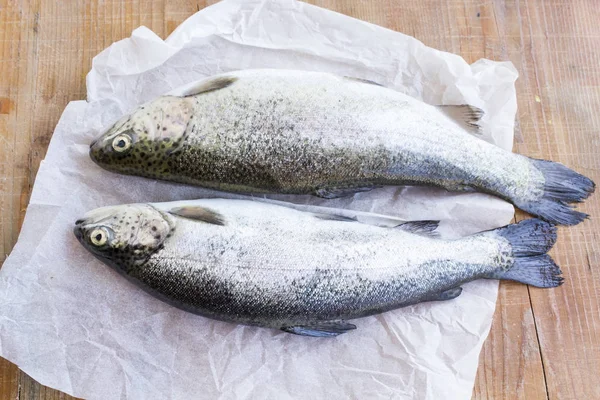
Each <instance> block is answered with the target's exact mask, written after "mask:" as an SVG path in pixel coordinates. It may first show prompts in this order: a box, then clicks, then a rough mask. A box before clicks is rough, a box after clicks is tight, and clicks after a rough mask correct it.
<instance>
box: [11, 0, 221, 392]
mask: <svg viewBox="0 0 600 400" xmlns="http://www.w3.org/2000/svg"><path fill="white" fill-rule="evenodd" d="M215 2H216V1H207V2H205V1H202V2H200V3H199V2H196V1H185V0H175V1H173V0H170V1H149V0H136V1H125V0H117V1H102V2H99V1H96V0H92V1H90V0H86V1H78V0H69V1H61V2H56V1H41V0H29V1H22V2H15V1H12V0H0V46H1V47H0V55H1V57H0V210H2V213H1V215H0V218H1V219H0V263H2V262H3V261H4V260H5V258H6V256H7V254H8V253H9V251H10V249H11V248H12V247H13V245H14V243H15V242H16V239H17V235H18V232H19V229H20V226H21V223H22V220H23V217H24V213H25V209H26V206H27V204H28V201H29V195H30V193H31V188H32V186H33V182H34V179H35V175H36V173H37V170H38V168H39V164H40V161H41V160H42V159H43V158H44V156H45V153H46V149H47V147H48V144H49V142H50V138H51V136H52V132H53V130H54V127H55V126H56V123H57V122H58V119H59V117H60V115H61V113H62V111H63V110H64V107H65V106H66V105H67V103H68V102H69V101H71V100H79V99H85V96H86V92H85V75H86V74H87V72H88V71H89V69H90V67H91V61H92V58H93V57H94V56H95V55H96V54H98V53H99V52H100V51H101V50H103V49H104V48H106V47H107V46H109V45H110V44H111V43H113V42H114V41H117V40H120V39H122V38H125V37H128V36H129V35H130V34H131V31H132V30H133V29H135V28H137V27H138V26H140V25H145V26H147V27H149V28H150V29H152V30H153V31H154V32H156V33H157V34H158V35H160V36H161V37H166V36H167V35H168V34H169V33H170V32H171V31H172V30H173V29H174V28H175V27H177V26H178V25H179V24H180V23H181V22H183V21H184V20H185V19H186V18H187V17H189V16H190V15H192V14H193V13H194V12H196V11H197V10H198V9H199V8H201V7H204V6H205V5H207V4H213V3H215ZM0 378H1V380H0V399H8V398H12V399H14V398H17V396H18V398H19V399H70V398H71V397H70V396H67V395H65V394H61V393H60V392H58V391H56V390H53V389H50V388H46V387H44V386H42V385H39V384H38V383H37V382H35V381H34V380H33V379H31V378H30V377H29V376H27V375H26V374H24V373H22V372H20V373H19V370H18V368H17V367H16V366H15V365H14V364H12V363H10V362H8V361H6V360H3V359H0Z"/></svg>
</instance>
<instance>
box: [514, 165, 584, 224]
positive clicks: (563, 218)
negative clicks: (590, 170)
mask: <svg viewBox="0 0 600 400" xmlns="http://www.w3.org/2000/svg"><path fill="white" fill-rule="evenodd" d="M532 162H533V165H534V166H535V167H536V168H537V169H538V170H539V171H540V172H541V173H542V174H543V175H544V179H545V182H544V194H543V197H542V198H541V199H540V200H538V201H535V202H530V203H527V204H525V205H518V206H519V208H521V209H523V210H524V211H527V212H528V213H530V214H533V215H536V216H538V217H540V218H542V219H545V220H546V221H550V222H552V223H555V224H561V225H576V224H578V223H580V222H582V221H583V220H585V219H586V218H587V217H588V215H587V214H585V213H582V212H579V211H575V210H573V206H571V205H570V204H569V203H580V202H582V201H583V200H585V199H586V198H587V197H588V196H589V195H590V194H592V193H593V192H594V190H595V188H596V184H595V183H594V182H593V181H592V180H591V179H589V178H587V177H585V176H583V175H581V174H578V173H577V172H575V171H573V170H572V169H569V168H567V167H565V166H564V165H562V164H560V163H557V162H552V161H546V160H535V159H532Z"/></svg>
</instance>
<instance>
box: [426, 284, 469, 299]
mask: <svg viewBox="0 0 600 400" xmlns="http://www.w3.org/2000/svg"><path fill="white" fill-rule="evenodd" d="M461 293H462V288H461V287H455V288H452V289H448V290H444V291H443V292H441V293H436V294H434V295H432V296H429V297H427V298H426V299H425V301H445V300H452V299H455V298H457V297H458V296H460V294H461Z"/></svg>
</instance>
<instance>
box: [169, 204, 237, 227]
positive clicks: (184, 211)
mask: <svg viewBox="0 0 600 400" xmlns="http://www.w3.org/2000/svg"><path fill="white" fill-rule="evenodd" d="M168 212H169V214H173V215H177V216H179V217H183V218H189V219H193V220H196V221H202V222H206V223H208V224H213V225H225V221H224V219H223V216H222V215H221V214H219V213H218V212H216V211H213V210H211V209H210V208H206V207H199V206H184V207H175V208H173V209H171V210H169V211H168Z"/></svg>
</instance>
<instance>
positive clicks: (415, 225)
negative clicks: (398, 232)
mask: <svg viewBox="0 0 600 400" xmlns="http://www.w3.org/2000/svg"><path fill="white" fill-rule="evenodd" d="M439 224H440V221H410V222H405V223H403V224H401V225H398V226H397V228H398V229H402V230H403V231H406V232H410V233H414V234H415V235H422V236H432V237H433V236H438V233H437V232H435V230H436V229H437V228H438V226H439Z"/></svg>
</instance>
